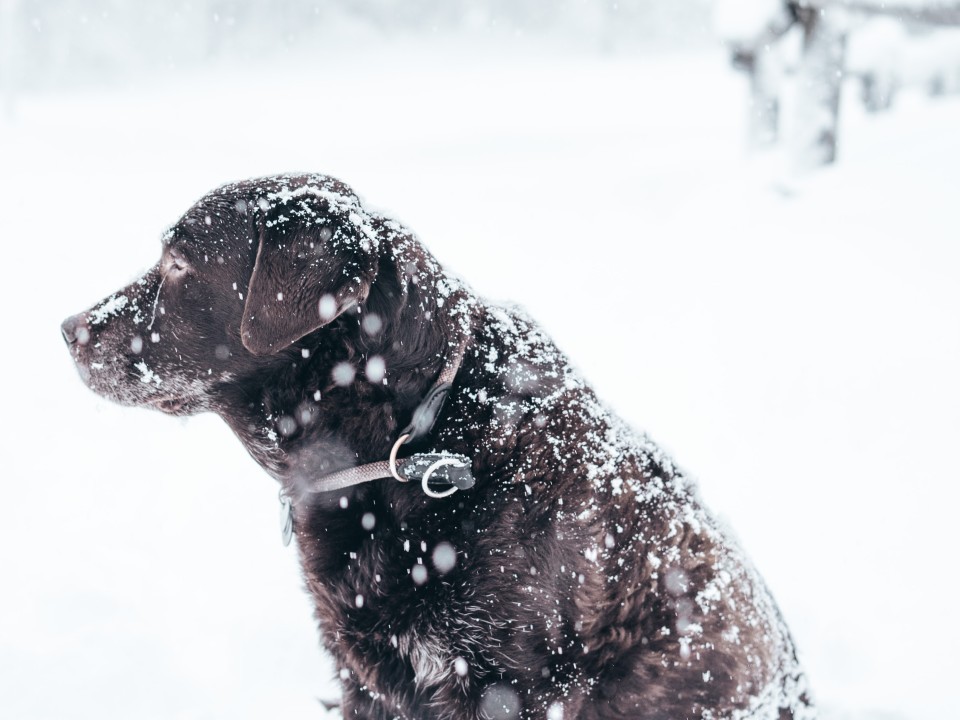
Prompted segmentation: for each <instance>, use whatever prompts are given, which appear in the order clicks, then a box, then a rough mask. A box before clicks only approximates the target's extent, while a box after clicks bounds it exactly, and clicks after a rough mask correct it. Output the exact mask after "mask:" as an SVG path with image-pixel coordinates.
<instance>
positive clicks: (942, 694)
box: [0, 41, 960, 720]
mask: <svg viewBox="0 0 960 720" xmlns="http://www.w3.org/2000/svg"><path fill="white" fill-rule="evenodd" d="M340 50H341V51H342V50H343V49H342V48H341V49H340ZM441 60H442V61H441ZM336 63H337V65H336V67H335V68H332V69H328V71H327V72H328V73H333V74H334V75H335V77H336V79H337V82H338V87H340V88H341V89H340V90H339V91H338V92H339V93H340V95H341V97H340V98H339V100H340V103H339V105H338V106H337V107H332V106H331V105H330V104H329V98H325V97H324V96H323V93H320V92H317V88H318V87H322V83H321V84H320V85H318V80H317V79H316V76H315V75H314V72H313V71H314V69H315V68H313V67H312V66H309V65H307V64H303V65H302V66H293V65H290V66H284V67H272V68H264V69H250V68H245V69H242V71H241V70H238V71H237V72H236V73H235V74H230V73H226V72H218V73H212V72H211V73H210V74H208V75H204V74H200V73H198V74H196V75H195V76H193V77H192V78H190V79H188V78H187V77H179V78H177V79H176V81H175V82H173V81H170V82H167V83H166V84H156V83H152V84H144V85H143V86H140V87H136V88H134V87H127V88H117V89H114V90H108V89H87V90H84V91H71V92H66V91H64V92H61V93H57V94H48V95H34V96H26V97H23V98H21V99H20V100H19V103H18V107H17V114H16V117H15V118H14V119H13V120H11V121H7V122H6V124H4V125H0V156H2V157H3V158H4V162H3V170H2V171H0V194H2V197H4V199H5V201H6V206H7V207H8V208H13V209H14V210H10V211H8V212H5V213H2V214H0V232H2V236H3V237H5V238H7V240H8V242H7V256H6V259H7V263H8V265H9V266H10V267H11V268H18V269H19V270H20V272H16V273H10V274H9V275H8V278H7V280H6V282H5V283H4V284H3V285H2V289H0V293H2V300H3V306H4V307H5V308H7V318H6V319H7V322H6V325H5V328H4V343H5V348H4V349H5V350H6V352H5V366H4V367H5V368H6V371H7V372H8V373H9V374H10V375H9V376H10V377H11V378H12V381H10V382H8V384H7V391H6V393H7V397H6V405H7V407H8V408H10V409H11V410H14V409H15V411H16V422H15V423H11V424H10V425H9V426H8V428H9V429H8V430H7V432H6V435H5V438H6V441H5V447H6V448H7V452H6V468H5V472H4V475H5V482H4V484H3V502H2V503H0V548H2V549H0V562H2V564H3V567H4V572H5V579H6V582H5V595H4V601H3V609H4V611H3V613H0V637H3V638H4V641H3V644H2V645H0V673H2V674H3V677H4V679H5V681H4V683H3V684H2V685H0V708H2V714H3V715H4V717H30V718H34V719H36V720H44V719H46V718H51V719H52V718H63V717H71V718H86V717H90V718H103V717H139V718H154V717H156V718H160V717H163V718H202V717H220V716H228V715H229V716H232V717H238V718H259V717H264V716H274V715H280V714H283V715H284V716H286V717H305V718H306V717H311V718H312V717H323V710H322V708H320V706H319V705H318V703H317V700H316V699H317V698H318V697H319V698H323V699H329V698H333V697H335V696H336V682H335V679H334V672H333V670H332V668H331V666H330V664H329V663H328V662H327V661H326V659H325V658H324V657H323V656H322V654H321V653H320V651H319V650H318V642H317V639H316V632H315V629H314V623H313V620H312V610H311V607H310V603H309V601H308V599H307V597H306V595H305V592H304V591H303V589H302V581H301V580H300V576H299V569H298V564H297V560H296V555H295V553H294V551H293V550H291V549H290V548H284V547H283V546H282V545H281V543H280V538H279V534H278V533H277V528H276V524H275V523H276V520H275V513H276V511H277V510H276V508H277V487H276V485H275V484H274V483H273V481H271V480H270V479H269V478H268V477H267V476H266V474H265V473H263V472H262V471H261V470H260V469H259V468H257V467H256V466H255V465H254V464H253V462H252V461H251V460H249V459H248V458H247V457H246V455H245V453H244V452H243V450H242V449H241V447H240V446H239V444H238V443H237V442H236V440H235V439H234V438H233V437H232V436H231V434H230V433H229V431H228V430H227V429H226V428H225V427H224V426H223V425H222V423H220V421H219V420H217V419H216V418H213V417H206V416H202V417H198V418H194V419H191V420H189V421H184V422H178V421H174V420H172V419H171V418H169V417H165V416H161V415H160V414H158V413H155V412H148V411H138V410H131V409H129V408H120V407H116V406H113V405H111V404H109V403H107V402H105V401H102V400H100V399H98V398H97V397H95V396H94V395H93V394H92V393H90V392H89V391H88V390H86V389H85V388H84V387H83V384H82V383H81V381H80V379H79V378H78V377H77V375H76V372H75V371H74V369H73V368H72V366H71V360H70V357H69V354H68V353H67V352H66V350H65V348H64V346H63V342H62V339H61V338H60V337H59V332H58V326H59V323H60V322H61V321H62V320H63V318H65V317H67V316H68V315H71V314H73V313H76V312H78V311H80V310H82V309H84V308H86V307H88V306H90V305H91V304H92V303H94V302H96V301H98V300H99V299H100V298H103V297H107V296H109V293H111V292H112V291H114V290H115V289H116V288H118V287H120V286H122V285H123V284H125V283H126V282H127V280H128V278H130V277H132V276H135V275H136V274H137V270H138V269H140V268H143V267H145V266H147V265H149V264H151V263H152V262H154V260H155V259H156V256H157V253H158V251H159V242H158V241H159V239H160V237H161V233H162V230H163V228H165V227H167V226H168V225H169V222H170V221H171V219H173V218H175V217H176V216H177V215H178V214H179V213H180V212H182V211H183V210H185V209H186V208H187V207H188V206H189V205H190V203H192V202H193V201H194V200H195V199H197V198H198V197H199V196H200V195H202V194H203V193H204V192H206V191H207V190H209V189H211V188H213V187H214V186H216V185H218V184H220V183H222V182H224V181H229V180H234V179H239V178H242V177H249V176H255V175H262V174H267V173H272V172H278V171H286V170H300V169H306V170H317V171H322V172H327V173H330V174H333V175H336V176H339V177H341V178H343V179H344V180H345V181H346V182H348V183H349V184H351V185H352V186H353V187H354V188H355V189H356V190H357V191H358V192H359V193H360V194H361V195H362V196H363V197H364V198H365V199H367V200H369V201H370V202H371V203H372V204H374V205H376V206H379V207H382V208H385V209H386V211H387V212H389V213H393V214H395V215H396V216H397V217H398V218H399V219H400V220H402V221H404V222H405V223H407V224H408V225H409V226H410V227H412V228H413V229H415V230H416V232H417V233H418V235H419V236H420V237H421V238H422V239H423V240H424V241H425V242H426V243H427V244H428V245H429V247H430V248H431V249H432V250H433V251H434V252H435V253H436V254H437V255H438V257H439V258H440V259H441V260H442V261H443V262H445V263H446V264H447V265H448V266H449V267H451V268H452V269H453V270H454V271H456V272H458V273H459V274H461V275H462V276H463V277H464V278H466V279H467V281H469V282H470V283H471V285H473V287H474V288H476V289H477V290H478V291H480V292H482V293H484V294H486V295H489V296H492V297H497V298H505V299H506V298H509V299H512V300H516V301H518V302H520V303H521V304H522V305H524V306H525V307H526V308H527V309H528V311H529V314H530V315H531V316H533V317H534V318H536V319H537V320H538V321H539V322H540V323H541V324H542V325H543V326H544V327H545V328H546V330H547V331H548V332H549V333H550V334H551V335H552V336H553V337H554V338H555V339H556V340H557V342H558V343H559V344H560V346H561V347H562V348H563V349H564V350H565V351H566V352H568V353H569V355H570V356H571V357H572V358H573V360H574V362H576V363H577V365H578V366H579V368H580V369H581V370H582V371H583V374H584V376H585V377H586V378H587V379H588V380H589V381H590V382H591V383H592V384H593V385H594V386H595V387H596V388H597V390H598V392H599V394H600V395H601V397H602V398H604V399H605V400H606V401H607V402H609V403H610V404H612V405H613V406H614V407H615V408H616V410H617V411H618V412H619V413H620V414H621V415H622V416H624V417H625V418H626V419H627V420H628V421H629V422H631V423H632V424H634V425H636V426H639V427H643V428H646V429H647V430H649V431H650V432H651V434H652V436H653V437H654V438H655V439H656V440H657V441H658V442H660V443H662V444H663V445H664V446H665V447H666V448H667V449H668V450H669V451H670V452H671V454H672V455H673V456H674V457H675V458H677V460H678V461H679V462H680V463H681V464H682V465H683V466H684V467H685V468H687V469H689V470H690V471H691V472H692V473H693V474H694V475H695V476H697V477H698V478H699V479H700V488H701V492H702V494H703V495H704V496H705V498H706V500H707V502H708V504H709V505H710V507H711V508H712V509H713V510H715V511H716V512H718V513H719V514H720V515H721V517H722V518H723V519H724V520H725V521H726V523H727V524H728V525H729V526H730V527H731V528H733V530H734V532H735V534H736V535H737V536H738V538H739V540H740V542H741V544H742V545H743V546H744V547H745V548H746V550H747V552H748V553H749V554H750V555H751V556H752V557H753V559H754V561H755V563H756V564H757V566H758V568H759V569H760V571H761V573H762V574H763V575H764V577H765V579H766V581H767V583H768V584H769V585H770V587H771V588H772V590H773V592H774V595H775V596H776V598H777V600H778V602H779V604H780V607H781V609H782V610H783V612H784V615H785V617H786V619H787V621H788V623H789V625H790V626H791V629H792V631H793V634H794V636H795V638H796V640H797V643H798V645H799V647H800V650H801V652H802V660H803V661H804V663H805V664H806V666H807V669H808V672H809V675H810V681H811V685H812V687H813V690H814V693H815V695H816V697H817V698H818V700H819V701H820V704H821V705H822V706H824V708H825V710H826V712H825V716H826V717H827V718H834V719H835V720H840V719H844V720H846V719H847V718H855V719H857V720H866V719H867V718H880V717H883V718H902V719H904V720H906V719H909V720H927V719H933V718H940V717H949V716H952V715H953V714H955V709H954V707H955V701H954V699H953V697H952V693H951V688H952V681H953V677H954V674H955V664H953V663H952V662H951V661H950V660H949V658H951V657H952V656H951V655H950V653H951V648H952V647H954V646H956V645H957V643H958V642H960V626H958V625H957V624H956V623H953V622H951V621H950V619H951V618H952V613H953V611H954V608H953V599H954V598H955V597H957V595H958V591H960V582H958V580H957V578H956V575H955V573H954V572H953V571H952V570H951V569H950V568H951V567H953V565H954V562H955V557H956V555H957V552H958V551H960V543H958V541H957V539H956V535H955V530H954V527H955V516H956V510H955V508H956V506H957V503H958V500H960V490H958V483H957V480H958V478H960V457H958V454H957V453H956V451H955V447H956V438H957V437H958V436H960V375H958V373H957V372H956V368H957V367H958V366H960V331H958V324H957V322H958V321H957V308H958V307H960V283H958V282H957V281H956V269H957V267H958V260H960V246H958V244H957V241H956V240H957V237H958V231H960V218H958V216H957V211H956V207H957V204H956V202H957V201H956V196H957V172H956V168H957V167H958V165H960V136H958V135H957V133H956V128H957V127H958V125H960V101H958V99H957V98H949V97H948V98H943V99H939V100H937V101H935V102H934V101H930V100H927V99H926V98H924V97H922V96H921V95H920V94H919V93H916V92H913V91H905V92H904V93H903V94H902V96H901V97H898V102H897V103H896V105H895V107H894V110H893V112H891V113H888V114H882V115H877V116H871V117H867V116H866V115H864V114H862V113H861V111H860V110H859V107H858V106H857V105H856V104H855V103H854V102H853V100H854V97H853V95H854V94H855V92H856V88H855V87H853V86H849V87H847V89H846V92H847V96H845V97H844V103H845V105H844V114H843V127H842V138H841V144H840V152H841V158H840V162H839V164H838V165H837V166H836V167H834V168H831V169H827V170H824V171H821V172H819V173H816V174H813V175H809V176H806V177H804V178H801V179H795V178H791V177H789V176H784V175H781V174H779V172H778V170H777V167H778V166H777V165H776V163H773V162H768V159H766V158H761V159H752V160H750V159H747V158H745V157H744V155H743V153H742V143H741V139H742V134H743V128H744V127H745V117H744V115H745V108H746V104H747V101H746V97H745V90H746V88H745V82H744V80H743V78H742V77H740V76H737V75H735V74H734V73H733V72H732V71H730V70H729V69H728V62H727V58H726V57H725V56H724V55H723V54H722V53H721V52H719V51H717V52H715V53H714V52H708V53H705V54H703V55H670V54H658V55H634V56H610V57H602V56H593V55H589V54H577V53H569V52H568V53H562V54H561V53H557V54H550V55H538V54H535V53H533V52H528V53H524V52H520V51H515V52H512V53H502V52H492V51H485V50H484V49H483V48H479V49H478V48H476V47H469V48H465V49H460V50H457V51H456V52H455V51H454V50H453V49H451V48H450V47H449V46H446V45H444V44H443V43H442V42H440V41H437V43H435V44H429V43H423V44H421V45H420V47H418V48H414V47H413V46H406V45H403V46H397V47H394V48H392V52H390V53H387V54H384V55H376V56H370V55H365V54H363V53H362V52H360V51H358V52H357V53H356V54H355V55H353V56H349V55H348V56H346V57H343V58H338V59H336ZM325 77H329V75H326V76H325ZM324 82H326V81H324ZM438 88H442V89H443V92H438V91H437V90H438ZM624 88H630V89H631V91H630V92H623V89H624ZM678 88H681V89H682V91H678ZM251 98H260V100H259V101H251ZM264 98H284V101H283V102H282V103H281V104H280V107H281V108H282V112H281V113H279V114H278V112H277V104H276V103H274V102H270V101H268V100H265V99H264ZM371 100H375V102H373V103H372V102H371ZM185 108H189V110H190V111H189V112H185V111H184V109H185ZM347 108H349V110H347ZM385 114H386V116H387V117H388V118H389V121H388V122H385V121H384V117H385ZM304 118H310V124H311V126H312V128H313V131H312V132H310V133H304V132H299V130H301V129H302V127H303V119H304ZM286 125H289V126H290V127H291V128H296V129H297V130H298V132H275V131H274V129H275V128H277V127H278V126H280V127H284V126H286ZM238 148H242V152H238ZM34 238H36V239H37V240H39V241H41V242H43V243H44V248H45V250H46V248H47V247H49V251H45V252H38V251H37V247H38V244H39V243H38V242H37V240H34ZM91 257H95V258H96V262H91V260H90V258H91ZM24 298H29V305H28V308H29V309H27V306H26V304H25V303H24V300H23V299H24ZM106 307H107V306H104V307H103V308H102V310H103V312H106V311H107V310H106ZM21 308H23V310H21ZM368 317H372V316H368ZM369 322H370V323H371V327H372V325H373V324H374V323H375V321H372V320H370V321H369ZM370 331H371V332H375V331H376V330H375V329H371V330H370ZM151 339H152V338H151ZM506 361H507V358H490V362H491V363H492V364H498V365H499V364H502V363H504V362H506ZM148 370H149V368H147V369H146V371H148ZM351 370H352V368H351ZM146 371H144V375H145V376H146ZM53 408H55V411H53V412H52V409H53ZM54 418H55V419H56V420H57V423H56V425H54V424H53V423H52V420H53V419H54ZM38 427H40V428H48V429H49V432H46V433H43V432H37V431H36V428H38ZM24 428H30V432H29V433H28V432H25V431H24ZM39 508H42V512H40V511H38V509H39ZM615 539H616V538H615ZM592 552H594V553H595V552H597V549H593V550H592ZM431 559H432V561H433V565H432V566H431V567H436V557H435V556H433V557H432V558H431ZM653 560H654V559H651V561H653ZM656 560H657V561H659V558H657V559H656ZM415 568H423V572H427V567H426V565H421V564H418V565H416V566H414V567H413V568H411V571H413V569H415ZM438 569H439V568H438ZM417 572H420V571H419V570H418V571H417ZM703 600H704V602H708V601H709V600H710V598H707V597H705V598H703ZM359 601H360V602H362V598H360V600H359ZM158 687H162V688H163V689H164V691H163V692H162V693H157V692H156V689H157V688H158ZM52 689H55V692H54V691H52ZM502 689H503V690H506V691H507V692H505V693H501V695H499V696H498V697H495V698H491V700H490V702H491V707H494V706H496V707H508V706H509V704H510V702H511V698H510V695H509V688H502ZM144 698H149V702H145V700H144ZM494 700H495V701H496V702H494Z"/></svg>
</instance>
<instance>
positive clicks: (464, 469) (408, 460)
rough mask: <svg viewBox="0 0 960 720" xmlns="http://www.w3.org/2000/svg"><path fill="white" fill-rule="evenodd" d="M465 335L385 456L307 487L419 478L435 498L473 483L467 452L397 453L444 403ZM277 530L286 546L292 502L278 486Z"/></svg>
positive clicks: (426, 429) (316, 489)
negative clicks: (464, 453)
mask: <svg viewBox="0 0 960 720" xmlns="http://www.w3.org/2000/svg"><path fill="white" fill-rule="evenodd" d="M468 339H469V336H464V337H463V339H462V340H461V341H460V344H459V346H458V347H457V349H456V350H455V351H454V354H453V355H452V356H451V358H450V362H449V363H448V364H447V365H446V367H444V368H443V370H442V371H441V372H440V376H439V377H438V378H437V381H436V383H434V385H433V387H432V388H430V391H429V392H428V393H427V395H426V397H425V398H424V399H423V400H422V401H421V402H420V404H419V405H417V407H416V409H415V410H414V411H413V417H412V418H411V420H410V424H409V425H407V427H405V428H404V429H403V431H401V433H400V435H399V436H398V437H397V440H396V442H395V443H394V444H393V447H392V448H391V449H390V457H389V459H387V460H381V461H380V462H373V463H367V464H366V465H359V466H357V467H353V468H347V469H346V470H340V471H338V472H335V473H331V474H329V475H324V476H323V477H321V478H318V479H317V480H316V481H315V482H314V484H313V486H312V487H311V488H309V490H308V491H307V492H308V493H322V492H331V491H334V490H342V489H344V488H348V487H352V486H354V485H360V484H362V483H367V482H371V481H373V480H382V479H385V478H391V477H392V478H393V479H394V480H397V481H398V482H410V481H411V480H415V481H417V482H419V483H420V488H421V489H422V490H423V493H424V494H425V495H426V496H427V497H431V498H437V499H440V498H445V497H449V496H450V495H453V493H455V492H456V491H457V490H469V489H470V488H472V487H473V485H474V483H475V482H476V480H475V478H474V477H473V473H472V472H471V469H470V468H471V465H472V462H471V460H470V458H469V457H467V456H466V455H460V454H457V453H450V452H433V453H415V454H413V455H411V456H409V457H405V458H398V457H397V453H398V451H399V450H400V447H401V446H403V445H406V444H408V443H411V442H416V441H418V440H421V439H423V438H424V437H426V436H427V435H428V434H429V433H430V431H431V430H432V429H433V426H434V424H435V423H436V421H437V417H438V416H439V415H440V410H441V409H442V408H443V403H444V402H445V401H446V399H447V396H448V395H449V394H450V389H451V388H452V387H453V379H454V378H455V377H456V374H457V371H458V370H459V369H460V363H461V362H462V361H463V354H464V351H465V350H466V346H467V340H468ZM444 486H446V487H444ZM280 529H281V534H282V538H283V544H284V545H288V544H289V543H290V539H291V538H292V537H293V502H292V500H291V498H290V496H289V495H287V494H286V492H285V491H283V490H281V491H280Z"/></svg>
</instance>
